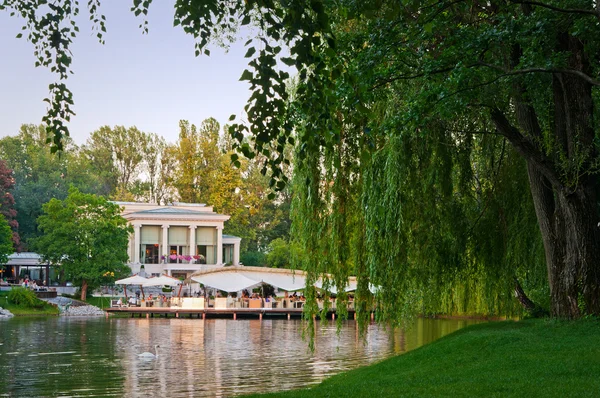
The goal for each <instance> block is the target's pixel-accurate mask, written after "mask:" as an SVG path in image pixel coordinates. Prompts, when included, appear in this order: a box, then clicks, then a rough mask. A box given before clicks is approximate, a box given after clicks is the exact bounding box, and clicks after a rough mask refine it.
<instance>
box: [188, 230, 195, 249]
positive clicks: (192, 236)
mask: <svg viewBox="0 0 600 398" xmlns="http://www.w3.org/2000/svg"><path fill="white" fill-rule="evenodd" d="M188 244H189V248H190V251H189V255H190V256H195V255H196V225H190V241H189V242H188Z"/></svg>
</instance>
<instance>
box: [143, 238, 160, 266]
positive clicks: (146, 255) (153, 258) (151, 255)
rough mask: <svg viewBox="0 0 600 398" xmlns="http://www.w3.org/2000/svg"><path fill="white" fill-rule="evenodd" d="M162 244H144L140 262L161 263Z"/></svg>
mask: <svg viewBox="0 0 600 398" xmlns="http://www.w3.org/2000/svg"><path fill="white" fill-rule="evenodd" d="M159 253H160V246H159V244H158V243H154V244H152V245H142V249H141V252H140V262H141V263H142V264H159V261H158V259H159Z"/></svg>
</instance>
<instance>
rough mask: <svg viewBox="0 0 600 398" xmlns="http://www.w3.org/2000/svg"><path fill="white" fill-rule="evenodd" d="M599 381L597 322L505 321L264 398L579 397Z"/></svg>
mask: <svg viewBox="0 0 600 398" xmlns="http://www.w3.org/2000/svg"><path fill="white" fill-rule="evenodd" d="M298 366H303V365H302V364H299V365H298ZM598 375H600V321H598V320H582V321H577V322H567V321H554V320H528V321H521V322H511V321H506V322H496V323H488V324H480V325H474V326H470V327H467V328H465V329H462V330H460V331H458V332H456V333H453V334H451V335H449V336H446V337H444V338H442V339H440V340H437V341H435V342H433V343H431V344H428V345H426V346H424V347H421V348H419V349H417V350H414V351H411V352H409V353H406V354H404V355H400V356H397V357H393V358H390V359H388V360H385V361H383V362H380V363H378V364H375V365H372V366H367V367H363V368H359V369H356V370H353V371H349V372H345V373H342V374H339V375H337V376H334V377H331V378H330V379H328V380H325V381H324V382H323V383H321V384H319V385H317V386H315V387H313V388H310V389H303V390H295V391H288V392H285V393H283V392H279V393H276V394H270V395H263V396H265V397H266V396H272V397H397V396H410V397H434V396H445V397H461V396H462V397H473V396H480V397H488V396H498V397H505V396H522V397H534V396H535V397H566V396H578V397H581V396H595V395H596V394H598V392H600V377H599V376H598ZM255 396H258V395H255Z"/></svg>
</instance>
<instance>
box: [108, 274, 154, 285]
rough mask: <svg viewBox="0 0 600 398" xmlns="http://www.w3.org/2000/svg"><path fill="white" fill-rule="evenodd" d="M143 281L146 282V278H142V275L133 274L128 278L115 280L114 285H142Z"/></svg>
mask: <svg viewBox="0 0 600 398" xmlns="http://www.w3.org/2000/svg"><path fill="white" fill-rule="evenodd" d="M145 282H148V279H146V278H144V277H143V276H139V275H133V276H130V277H129V278H125V279H119V280H118V281H115V285H143V284H144V283H145Z"/></svg>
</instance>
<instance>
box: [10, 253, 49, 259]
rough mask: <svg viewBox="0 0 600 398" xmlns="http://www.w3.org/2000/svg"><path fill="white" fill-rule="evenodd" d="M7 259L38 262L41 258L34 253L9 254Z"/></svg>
mask: <svg viewBox="0 0 600 398" xmlns="http://www.w3.org/2000/svg"><path fill="white" fill-rule="evenodd" d="M8 258H9V259H11V260H12V259H17V258H22V259H33V260H39V259H40V258H42V256H40V255H39V254H37V253H34V252H21V253H13V254H10V255H9V256H8Z"/></svg>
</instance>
